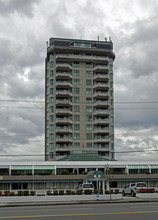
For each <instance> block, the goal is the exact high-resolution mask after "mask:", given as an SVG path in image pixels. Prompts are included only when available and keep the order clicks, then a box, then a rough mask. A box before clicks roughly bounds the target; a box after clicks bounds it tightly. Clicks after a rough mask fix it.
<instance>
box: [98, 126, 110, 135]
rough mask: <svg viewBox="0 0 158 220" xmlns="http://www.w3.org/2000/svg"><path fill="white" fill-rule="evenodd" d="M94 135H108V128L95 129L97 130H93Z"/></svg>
mask: <svg viewBox="0 0 158 220" xmlns="http://www.w3.org/2000/svg"><path fill="white" fill-rule="evenodd" d="M94 133H97V134H101V133H105V134H108V133H110V128H109V127H107V128H102V127H97V128H95V129H94Z"/></svg>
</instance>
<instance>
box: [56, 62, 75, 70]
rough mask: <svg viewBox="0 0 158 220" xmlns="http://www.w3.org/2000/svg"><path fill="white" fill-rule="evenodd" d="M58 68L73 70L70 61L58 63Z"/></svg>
mask: <svg viewBox="0 0 158 220" xmlns="http://www.w3.org/2000/svg"><path fill="white" fill-rule="evenodd" d="M56 69H65V70H66V69H67V70H72V66H71V65H70V64H68V63H57V64H56Z"/></svg>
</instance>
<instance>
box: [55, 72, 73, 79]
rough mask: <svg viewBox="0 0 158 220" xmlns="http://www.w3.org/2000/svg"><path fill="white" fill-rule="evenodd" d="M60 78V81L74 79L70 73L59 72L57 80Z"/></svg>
mask: <svg viewBox="0 0 158 220" xmlns="http://www.w3.org/2000/svg"><path fill="white" fill-rule="evenodd" d="M57 78H60V79H72V75H71V74H70V73H67V72H58V73H56V79H57Z"/></svg>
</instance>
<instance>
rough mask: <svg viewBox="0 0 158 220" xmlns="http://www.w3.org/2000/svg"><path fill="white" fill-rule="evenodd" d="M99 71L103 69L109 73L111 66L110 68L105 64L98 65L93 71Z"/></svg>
mask: <svg viewBox="0 0 158 220" xmlns="http://www.w3.org/2000/svg"><path fill="white" fill-rule="evenodd" d="M97 71H103V72H106V73H108V72H109V68H108V66H105V65H97V66H95V67H94V68H93V72H97Z"/></svg>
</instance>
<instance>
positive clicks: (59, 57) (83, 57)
mask: <svg viewBox="0 0 158 220" xmlns="http://www.w3.org/2000/svg"><path fill="white" fill-rule="evenodd" d="M76 59H77V60H79V61H89V62H95V61H97V62H106V63H107V64H108V63H109V58H108V57H105V56H93V55H84V54H83V55H81V54H78V55H74V54H57V55H56V60H67V61H74V60H76Z"/></svg>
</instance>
